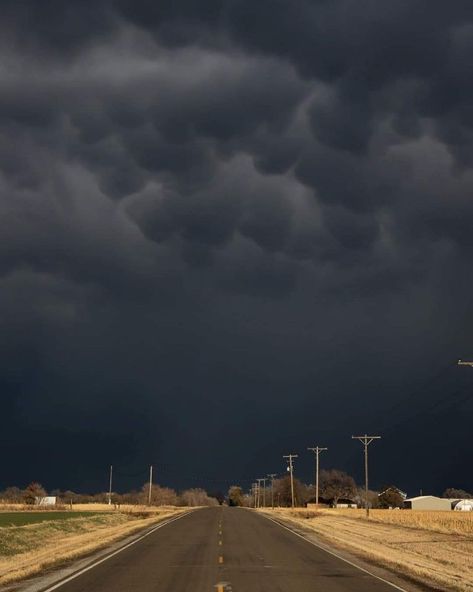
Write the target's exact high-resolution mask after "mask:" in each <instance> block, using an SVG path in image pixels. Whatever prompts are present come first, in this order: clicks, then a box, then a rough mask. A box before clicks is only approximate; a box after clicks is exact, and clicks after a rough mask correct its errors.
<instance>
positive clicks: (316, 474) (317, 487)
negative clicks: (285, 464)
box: [307, 446, 328, 507]
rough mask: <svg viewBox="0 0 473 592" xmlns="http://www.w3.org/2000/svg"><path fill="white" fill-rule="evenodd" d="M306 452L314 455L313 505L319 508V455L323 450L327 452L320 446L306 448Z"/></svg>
mask: <svg viewBox="0 0 473 592" xmlns="http://www.w3.org/2000/svg"><path fill="white" fill-rule="evenodd" d="M307 450H311V451H312V452H313V453H314V454H315V485H314V487H315V505H316V507H318V506H319V454H320V453H321V452H323V451H324V450H328V448H321V447H320V446H315V448H307Z"/></svg>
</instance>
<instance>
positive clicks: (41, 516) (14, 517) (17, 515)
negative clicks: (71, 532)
mask: <svg viewBox="0 0 473 592" xmlns="http://www.w3.org/2000/svg"><path fill="white" fill-rule="evenodd" d="M103 513H104V512H44V511H43V512H0V528H5V527H8V526H27V525H28V524H37V523H39V522H49V521H51V520H71V519H73V518H84V517H90V516H97V515H100V514H103Z"/></svg>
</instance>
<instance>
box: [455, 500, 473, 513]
mask: <svg viewBox="0 0 473 592" xmlns="http://www.w3.org/2000/svg"><path fill="white" fill-rule="evenodd" d="M452 509H453V510H456V511H457V512H473V499H461V500H455V501H454V502H452Z"/></svg>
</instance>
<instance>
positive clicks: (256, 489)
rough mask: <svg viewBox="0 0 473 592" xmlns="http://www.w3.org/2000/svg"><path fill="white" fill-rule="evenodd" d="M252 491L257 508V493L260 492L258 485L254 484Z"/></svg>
mask: <svg viewBox="0 0 473 592" xmlns="http://www.w3.org/2000/svg"><path fill="white" fill-rule="evenodd" d="M251 489H252V491H253V498H254V507H255V508H256V492H257V491H258V483H253V484H252V485H251Z"/></svg>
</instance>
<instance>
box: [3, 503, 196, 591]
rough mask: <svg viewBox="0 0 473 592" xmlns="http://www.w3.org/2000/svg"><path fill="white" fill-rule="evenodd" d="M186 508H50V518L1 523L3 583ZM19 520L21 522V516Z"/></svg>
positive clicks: (116, 538) (81, 552)
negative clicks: (71, 509)
mask: <svg viewBox="0 0 473 592" xmlns="http://www.w3.org/2000/svg"><path fill="white" fill-rule="evenodd" d="M186 510H187V508H174V507H164V508H155V509H149V508H146V509H143V508H142V509H139V508H135V509H134V511H116V512H97V511H95V512H77V513H74V512H70V513H60V514H65V516H64V515H62V516H60V517H57V516H55V514H58V513H56V512H51V513H49V516H48V517H49V519H48V520H44V519H43V520H41V521H34V520H31V521H29V522H28V521H27V523H23V524H20V525H15V526H0V584H6V583H9V582H12V581H15V580H18V579H21V578H25V577H28V576H31V575H33V574H36V573H39V572H40V571H43V570H44V569H46V568H49V567H52V566H55V565H58V564H60V563H62V562H64V561H67V560H70V559H75V558H78V557H80V556H83V555H86V554H88V553H90V552H92V551H95V550H97V549H100V548H102V547H105V546H107V545H110V544H111V543H113V542H115V541H117V540H119V539H121V538H124V537H126V536H128V535H130V534H133V533H135V532H137V531H139V530H142V529H144V528H146V527H150V526H152V525H154V524H157V523H158V522H160V521H162V520H164V519H166V518H169V517H172V516H175V515H178V514H181V513H182V512H185V511H186ZM41 514H42V516H44V515H45V513H41ZM18 520H19V521H20V522H21V517H19V518H18Z"/></svg>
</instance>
